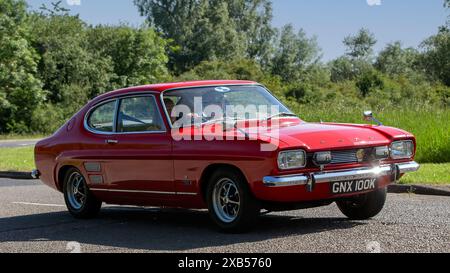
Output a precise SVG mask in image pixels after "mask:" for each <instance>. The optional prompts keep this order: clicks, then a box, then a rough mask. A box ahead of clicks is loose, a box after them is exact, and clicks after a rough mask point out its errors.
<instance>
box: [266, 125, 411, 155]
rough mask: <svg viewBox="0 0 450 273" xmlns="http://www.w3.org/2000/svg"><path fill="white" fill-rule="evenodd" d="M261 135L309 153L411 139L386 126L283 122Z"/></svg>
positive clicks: (409, 136) (406, 134)
mask: <svg viewBox="0 0 450 273" xmlns="http://www.w3.org/2000/svg"><path fill="white" fill-rule="evenodd" d="M264 135H265V136H266V137H270V139H272V142H273V141H278V142H279V144H278V146H279V148H281V149H285V148H292V147H295V148H304V149H306V150H310V151H314V150H324V149H330V148H333V149H341V148H342V149H344V148H354V147H364V146H366V147H367V146H378V145H389V144H390V143H391V142H392V141H394V140H396V139H405V138H413V136H412V135H411V134H410V133H408V132H405V131H403V130H400V129H396V128H392V127H386V126H372V125H357V124H337V123H306V122H287V123H286V122H283V123H280V124H279V126H277V127H276V128H272V129H271V130H268V131H267V132H265V133H264Z"/></svg>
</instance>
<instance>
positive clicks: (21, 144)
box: [0, 139, 39, 149]
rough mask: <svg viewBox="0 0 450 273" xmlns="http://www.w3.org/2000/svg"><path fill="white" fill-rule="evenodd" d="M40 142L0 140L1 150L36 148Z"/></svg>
mask: <svg viewBox="0 0 450 273" xmlns="http://www.w3.org/2000/svg"><path fill="white" fill-rule="evenodd" d="M38 141H39V140H37V139H31V140H0V149H1V148H16V147H27V146H34V145H35V144H36V143H37V142H38Z"/></svg>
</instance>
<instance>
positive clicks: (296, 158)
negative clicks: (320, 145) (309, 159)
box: [277, 150, 306, 170]
mask: <svg viewBox="0 0 450 273" xmlns="http://www.w3.org/2000/svg"><path fill="white" fill-rule="evenodd" d="M277 161H278V168H280V169H281V170H292V169H299V168H304V167H305V166H306V152H305V151H303V150H292V151H283V152H280V153H279V154H278V160H277Z"/></svg>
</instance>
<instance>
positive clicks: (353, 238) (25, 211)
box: [0, 179, 450, 253]
mask: <svg viewBox="0 0 450 273" xmlns="http://www.w3.org/2000/svg"><path fill="white" fill-rule="evenodd" d="M71 251H76V252H77V251H80V252H221V253H222V252H226V253H235V252H237V253H252V252H294V253H305V252H308V253H309V252H357V253H366V252H446V253H449V252H450V198H448V197H430V196H416V195H408V194H404V195H397V194H390V195H389V198H388V202H387V204H386V208H385V209H384V211H383V212H382V213H381V214H380V215H379V216H377V217H376V218H375V219H373V220H370V221H348V220H346V219H345V218H343V216H342V214H341V213H340V212H339V210H338V209H337V207H336V206H335V205H334V204H333V205H331V206H328V207H324V208H318V209H309V210H303V211H293V212H284V213H274V214H270V215H266V216H264V217H262V219H261V221H260V223H259V224H258V227H257V228H256V229H255V230H254V231H253V232H251V233H248V234H240V235H227V234H222V233H219V232H217V231H216V230H215V228H214V225H213V224H212V223H211V221H210V220H209V218H208V215H207V213H206V212H205V211H185V210H171V209H163V210H160V209H155V208H147V209H144V208H133V207H127V208H124V207H116V206H107V207H105V208H104V209H103V210H102V212H101V214H100V216H99V217H98V219H94V220H87V221H81V220H75V219H73V218H72V217H71V216H70V215H69V214H68V213H67V212H66V209H65V207H64V201H63V197H62V195H61V194H59V193H58V192H55V191H53V190H52V189H50V188H48V187H46V186H43V185H42V184H41V183H40V182H39V181H20V180H7V179H0V252H63V253H64V252H71Z"/></svg>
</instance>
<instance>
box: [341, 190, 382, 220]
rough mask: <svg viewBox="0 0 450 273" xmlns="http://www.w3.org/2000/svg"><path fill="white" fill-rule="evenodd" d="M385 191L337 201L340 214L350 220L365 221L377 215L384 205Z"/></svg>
mask: <svg viewBox="0 0 450 273" xmlns="http://www.w3.org/2000/svg"><path fill="white" fill-rule="evenodd" d="M386 196H387V189H386V188H384V189H379V190H376V191H374V192H370V193H367V194H363V195H359V196H357V197H355V198H352V199H350V200H342V201H337V202H336V204H337V205H338V207H339V209H340V210H341V212H342V213H343V214H344V215H345V216H347V217H348V218H350V219H352V220H366V219H370V218H372V217H375V216H376V215H378V214H379V213H380V212H381V210H382V209H383V207H384V204H385V203H386Z"/></svg>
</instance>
